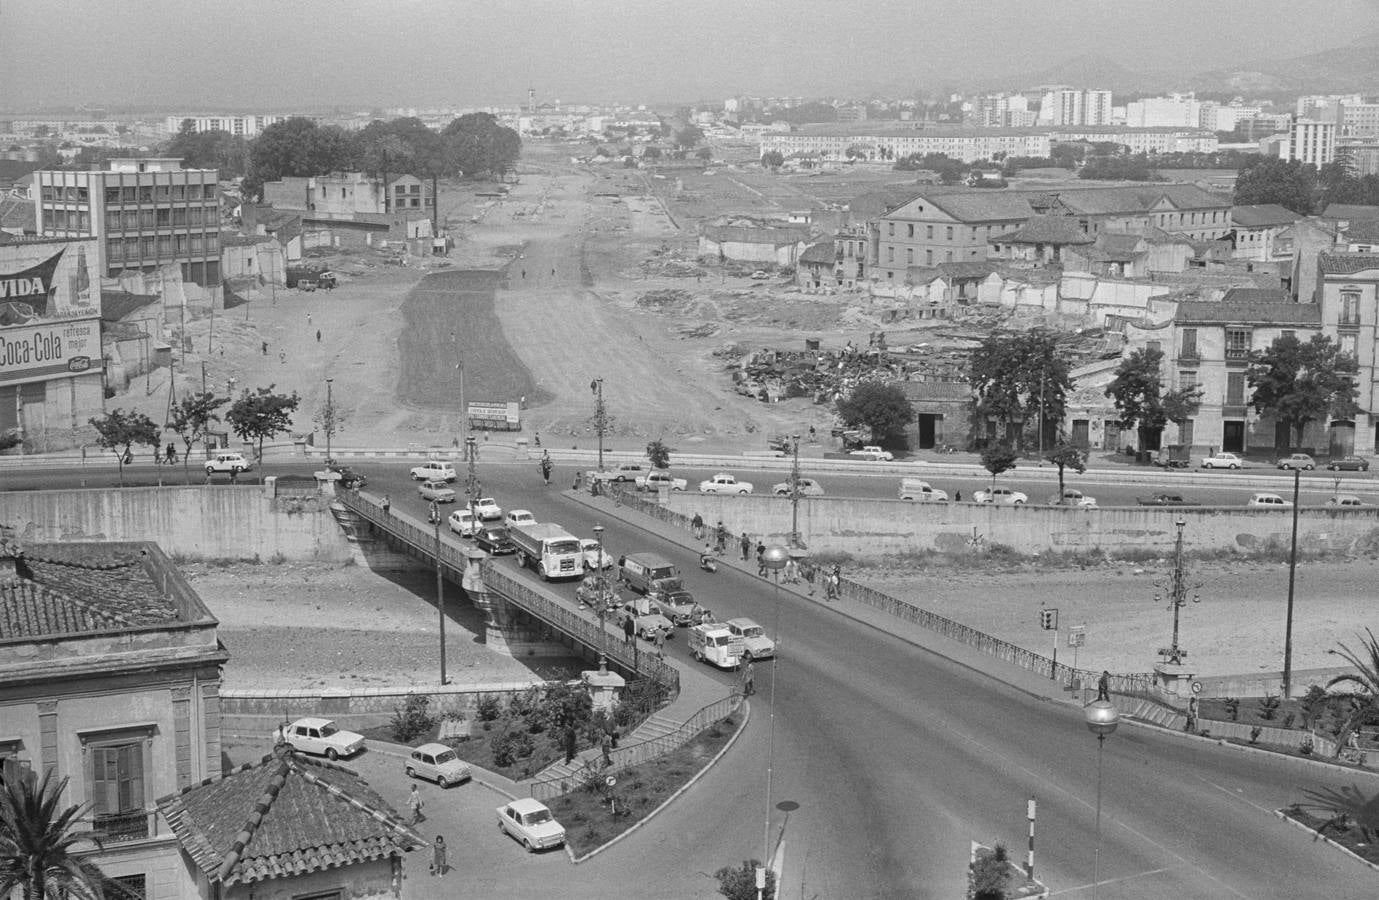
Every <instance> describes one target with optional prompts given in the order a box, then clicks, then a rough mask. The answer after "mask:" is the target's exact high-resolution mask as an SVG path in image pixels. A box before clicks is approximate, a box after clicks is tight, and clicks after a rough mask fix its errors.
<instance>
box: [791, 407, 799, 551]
mask: <svg viewBox="0 0 1379 900" xmlns="http://www.w3.org/2000/svg"><path fill="white" fill-rule="evenodd" d="M790 442H791V445H792V448H791V452H792V453H793V454H794V459H793V461H792V462H791V464H790V546H792V547H798V546H799V545H800V436H799V435H798V434H796V435H791V437H790Z"/></svg>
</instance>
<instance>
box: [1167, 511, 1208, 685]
mask: <svg viewBox="0 0 1379 900" xmlns="http://www.w3.org/2000/svg"><path fill="white" fill-rule="evenodd" d="M1174 524H1175V525H1176V526H1177V527H1178V538H1177V541H1176V542H1175V543H1174V549H1173V576H1172V578H1171V579H1170V580H1169V584H1168V604H1169V606H1171V607H1173V643H1171V644H1170V645H1169V646H1168V647H1164V648H1161V649H1160V650H1159V655H1160V656H1162V657H1163V659H1164V662H1166V663H1172V664H1173V665H1180V664H1181V663H1182V661H1183V659H1184V658H1185V657H1186V656H1187V651H1186V650H1184V649H1183V648H1181V647H1179V646H1178V616H1179V611H1180V610H1181V609H1182V608H1183V607H1184V606H1186V605H1187V593H1188V583H1187V573H1186V572H1185V571H1183V529H1184V528H1186V527H1187V522H1186V521H1185V520H1184V519H1183V517H1182V516H1181V515H1180V516H1178V521H1177V522H1175V523H1174ZM1197 587H1201V585H1197ZM1156 599H1157V598H1156ZM1200 600H1201V598H1200V597H1198V596H1197V595H1196V594H1194V595H1193V597H1192V602H1194V603H1197V602H1200Z"/></svg>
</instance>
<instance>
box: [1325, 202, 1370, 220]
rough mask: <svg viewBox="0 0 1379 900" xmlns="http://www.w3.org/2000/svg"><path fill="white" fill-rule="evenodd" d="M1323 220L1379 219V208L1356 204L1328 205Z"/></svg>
mask: <svg viewBox="0 0 1379 900" xmlns="http://www.w3.org/2000/svg"><path fill="white" fill-rule="evenodd" d="M1322 218H1323V219H1346V220H1347V221H1351V222H1354V221H1355V220H1356V219H1379V206H1361V205H1359V204H1356V203H1328V204H1327V206H1326V209H1324V210H1322Z"/></svg>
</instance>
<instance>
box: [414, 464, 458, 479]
mask: <svg viewBox="0 0 1379 900" xmlns="http://www.w3.org/2000/svg"><path fill="white" fill-rule="evenodd" d="M412 480H413V481H454V480H455V467H454V466H452V465H451V464H450V461H449V460H445V459H432V460H428V461H426V462H424V463H422V464H421V465H419V466H413V467H412Z"/></svg>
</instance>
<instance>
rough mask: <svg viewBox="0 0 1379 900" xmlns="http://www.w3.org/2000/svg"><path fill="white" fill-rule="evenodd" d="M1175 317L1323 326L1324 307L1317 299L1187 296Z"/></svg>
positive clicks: (1192, 321)
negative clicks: (1238, 299)
mask: <svg viewBox="0 0 1379 900" xmlns="http://www.w3.org/2000/svg"><path fill="white" fill-rule="evenodd" d="M1174 319H1175V321H1177V322H1178V323H1179V324H1180V325H1181V324H1202V325H1315V326H1318V327H1320V326H1321V323H1322V311H1321V307H1319V306H1317V304H1315V303H1279V302H1269V301H1257V300H1246V301H1242V302H1227V301H1225V300H1221V301H1217V302H1212V301H1209V300H1187V301H1184V302H1182V303H1179V304H1178V314H1177V315H1176V316H1175V317H1174Z"/></svg>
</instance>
